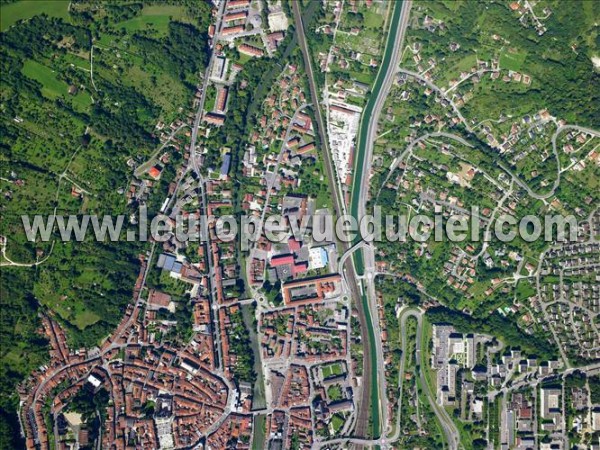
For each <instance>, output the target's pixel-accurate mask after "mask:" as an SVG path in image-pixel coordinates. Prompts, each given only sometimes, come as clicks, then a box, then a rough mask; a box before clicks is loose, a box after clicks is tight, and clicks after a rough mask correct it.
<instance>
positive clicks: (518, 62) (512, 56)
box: [500, 50, 527, 71]
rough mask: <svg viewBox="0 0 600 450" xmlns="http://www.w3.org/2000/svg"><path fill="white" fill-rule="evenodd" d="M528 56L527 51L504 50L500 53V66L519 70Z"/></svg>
mask: <svg viewBox="0 0 600 450" xmlns="http://www.w3.org/2000/svg"><path fill="white" fill-rule="evenodd" d="M526 57H527V53H526V52H516V51H510V50H508V51H504V52H502V54H501V55H500V68H502V69H508V70H514V71H519V70H521V67H522V66H523V63H524V62H525V58H526Z"/></svg>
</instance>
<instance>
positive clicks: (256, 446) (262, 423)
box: [252, 414, 267, 450]
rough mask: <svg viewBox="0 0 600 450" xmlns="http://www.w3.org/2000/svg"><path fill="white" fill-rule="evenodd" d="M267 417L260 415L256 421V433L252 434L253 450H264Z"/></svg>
mask: <svg viewBox="0 0 600 450" xmlns="http://www.w3.org/2000/svg"><path fill="white" fill-rule="evenodd" d="M266 420H267V416H265V415H264V414H259V415H257V416H256V417H255V419H254V431H253V433H252V450H262V449H263V448H264V446H265V432H266V428H265V427H266Z"/></svg>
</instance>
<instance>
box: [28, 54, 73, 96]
mask: <svg viewBox="0 0 600 450" xmlns="http://www.w3.org/2000/svg"><path fill="white" fill-rule="evenodd" d="M23 75H25V76H26V77H29V78H32V79H34V80H35V81H38V82H40V83H41V84H42V94H43V95H44V97H46V98H49V99H51V100H53V99H55V98H57V97H62V96H63V95H66V94H67V93H68V90H69V86H68V85H67V83H65V82H64V81H61V80H59V79H58V78H57V77H56V72H54V70H52V69H51V68H50V67H48V66H45V65H44V64H40V63H39V62H37V61H33V60H30V59H28V60H27V61H25V63H24V64H23Z"/></svg>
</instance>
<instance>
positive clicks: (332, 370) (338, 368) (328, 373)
mask: <svg viewBox="0 0 600 450" xmlns="http://www.w3.org/2000/svg"><path fill="white" fill-rule="evenodd" d="M343 373H344V369H343V368H342V365H341V364H340V363H335V364H330V365H328V366H325V367H323V378H330V377H334V376H335V377H337V376H338V375H341V374H343Z"/></svg>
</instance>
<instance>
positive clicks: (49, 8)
mask: <svg viewBox="0 0 600 450" xmlns="http://www.w3.org/2000/svg"><path fill="white" fill-rule="evenodd" d="M68 6H69V2H68V1H63V0H53V1H43V0H36V1H31V0H29V1H19V2H15V3H10V4H8V5H2V6H1V7H0V31H4V30H6V29H7V28H8V27H10V26H11V25H14V24H15V23H17V22H18V21H19V20H25V19H29V18H30V17H33V16H37V15H38V14H42V13H44V14H47V15H48V16H50V17H60V18H62V19H68V18H69V11H68V9H67V8H68Z"/></svg>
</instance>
